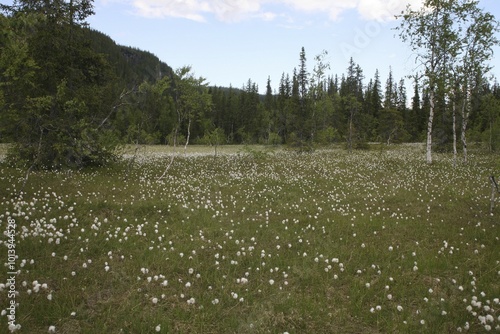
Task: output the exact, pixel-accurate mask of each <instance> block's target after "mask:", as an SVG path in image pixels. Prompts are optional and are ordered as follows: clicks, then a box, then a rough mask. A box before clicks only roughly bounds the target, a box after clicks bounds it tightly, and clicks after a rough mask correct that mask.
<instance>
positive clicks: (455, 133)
mask: <svg viewBox="0 0 500 334" xmlns="http://www.w3.org/2000/svg"><path fill="white" fill-rule="evenodd" d="M457 154H458V152H457V106H456V104H455V102H453V167H457Z"/></svg>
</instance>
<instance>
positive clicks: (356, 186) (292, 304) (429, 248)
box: [0, 145, 500, 333]
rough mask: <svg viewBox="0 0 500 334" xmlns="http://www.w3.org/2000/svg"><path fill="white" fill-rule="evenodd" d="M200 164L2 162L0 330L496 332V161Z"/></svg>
mask: <svg viewBox="0 0 500 334" xmlns="http://www.w3.org/2000/svg"><path fill="white" fill-rule="evenodd" d="M188 150H189V151H188V152H187V154H186V155H184V154H183V148H178V149H177V151H178V152H180V154H179V155H178V156H176V157H175V159H174V160H173V163H172V164H171V167H170V169H169V170H168V171H167V172H166V173H165V177H164V178H162V179H158V177H159V176H160V175H162V174H163V173H164V170H165V168H166V166H167V165H168V164H169V163H170V161H171V156H172V154H171V153H172V152H171V150H170V151H164V150H163V149H162V148H161V147H146V148H141V149H140V150H139V151H138V152H139V155H138V157H137V159H135V160H134V161H133V163H131V160H130V156H131V155H132V154H133V152H134V150H133V148H129V151H128V152H127V154H128V156H129V160H126V161H124V162H122V163H120V164H118V165H115V166H112V167H109V168H105V169H99V170H82V171H59V172H48V171H39V172H33V173H32V174H31V175H30V177H29V180H28V182H27V183H26V186H25V188H24V191H23V192H22V194H21V195H20V194H19V193H20V189H21V187H22V184H23V181H24V176H25V173H26V169H18V168H13V167H8V166H7V165H5V164H3V165H0V219H1V220H0V229H1V230H2V232H5V233H4V234H3V235H2V239H1V240H2V241H1V243H2V247H0V249H2V253H3V254H2V255H1V257H2V259H3V262H4V263H5V267H4V269H3V270H2V272H0V293H1V295H2V298H1V299H0V300H1V305H0V308H1V310H3V311H2V313H1V314H2V316H1V317H0V332H1V333H4V332H7V329H8V318H7V316H8V315H9V314H12V312H11V310H9V309H8V307H9V303H10V302H11V301H12V300H14V301H15V303H16V305H17V307H16V309H15V311H14V312H13V313H14V314H15V323H16V324H18V330H17V332H20V333H47V332H48V331H49V332H54V333H157V332H160V333H284V332H288V333H448V332H468V333H482V332H485V331H487V330H491V331H492V332H498V331H500V311H499V310H500V301H499V298H500V241H499V238H500V231H499V227H500V222H499V217H500V205H499V203H498V200H497V207H496V209H495V211H494V214H492V215H490V211H489V209H490V195H491V187H490V184H489V181H488V176H489V175H491V174H494V175H497V176H498V175H500V158H499V156H498V155H496V156H494V155H482V154H479V153H477V154H474V153H473V154H471V156H470V163H469V164H468V165H466V166H464V165H461V164H459V165H458V166H457V167H456V168H453V167H452V160H451V156H450V155H447V154H435V163H433V164H432V165H430V166H429V165H427V164H426V163H425V159H424V149H423V146H422V145H401V146H392V147H391V148H390V149H387V148H385V149H380V150H379V149H373V150H371V151H359V152H353V153H352V154H349V153H348V152H346V151H345V150H343V149H329V150H318V151H316V152H314V153H308V154H298V153H294V152H290V151H285V150H274V151H273V150H264V149H261V148H244V147H229V148H220V150H219V155H218V156H217V157H214V156H213V152H214V149H213V148H192V147H190V148H188ZM9 222H11V223H12V222H15V227H14V225H13V224H10V225H9ZM12 231H15V234H14V235H12V234H11V237H9V235H8V234H9V233H10V232H12ZM12 239H14V241H15V246H16V247H15V255H16V258H15V260H13V261H10V260H12V258H10V260H9V257H8V254H12V252H11V253H8V247H4V246H8V245H9V242H10V240H12ZM10 266H13V267H10ZM13 270H14V271H15V272H17V274H16V275H14V277H15V279H11V277H12V275H10V274H8V273H9V272H11V271H13ZM12 291H16V292H17V293H16V294H15V295H14V296H10V297H9V298H6V296H7V295H10V294H9V292H12ZM19 325H20V328H19Z"/></svg>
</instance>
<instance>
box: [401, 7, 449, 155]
mask: <svg viewBox="0 0 500 334" xmlns="http://www.w3.org/2000/svg"><path fill="white" fill-rule="evenodd" d="M456 15H457V1H456V0H425V2H424V5H423V7H422V8H421V9H419V10H413V9H412V8H411V6H410V5H408V7H407V8H406V11H405V12H403V13H402V14H401V15H399V16H397V18H399V19H401V24H400V26H399V27H398V28H397V29H398V30H399V31H400V34H399V37H400V38H401V39H402V40H403V41H404V42H405V43H408V44H409V45H410V48H411V50H412V51H413V52H414V53H415V54H416V62H417V63H418V65H419V66H421V67H422V72H423V73H421V75H422V76H423V78H424V84H425V85H426V86H427V87H428V91H429V105H430V108H429V117H428V121H427V143H426V160H427V163H429V164H430V163H432V129H433V120H434V113H435V103H436V87H437V84H438V80H440V79H442V78H441V77H440V76H441V75H442V74H443V73H444V72H445V71H444V70H443V68H444V67H445V63H446V58H447V57H450V56H451V57H455V56H456V54H457V52H458V48H457V46H458V43H457V34H456V32H455V31H454V29H453V22H454V19H455V16H456ZM415 76H416V77H419V76H420V74H417V75H415Z"/></svg>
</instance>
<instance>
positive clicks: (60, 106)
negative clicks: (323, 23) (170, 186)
mask: <svg viewBox="0 0 500 334" xmlns="http://www.w3.org/2000/svg"><path fill="white" fill-rule="evenodd" d="M428 2H429V1H428ZM430 3H432V1H430ZM449 3H450V4H454V3H461V2H460V1H458V2H457V1H449ZM450 6H451V5H450ZM1 9H2V15H1V16H0V26H1V28H2V31H3V33H2V35H1V36H0V39H1V44H2V45H3V48H2V50H3V51H2V52H1V54H0V82H1V86H0V120H1V122H0V124H1V125H0V141H1V142H5V143H14V144H15V145H14V146H13V149H12V150H11V154H10V157H11V158H13V159H14V160H20V161H27V162H28V163H29V164H30V165H32V166H34V167H41V166H44V167H58V166H70V167H75V166H76V167H79V166H85V165H92V164H96V165H101V164H104V163H106V162H107V161H110V160H113V159H115V158H116V154H115V152H116V147H117V146H119V145H122V144H168V145H181V144H182V145H187V144H188V143H193V144H207V145H222V144H254V143H258V144H266V145H282V144H285V145H288V146H290V147H295V148H298V149H299V150H306V151H308V150H313V149H314V148H315V147H318V146H322V145H329V144H333V143H344V144H345V147H346V148H347V149H348V150H353V149H366V148H368V147H369V145H368V143H370V142H382V143H386V144H392V143H402V142H424V141H425V140H426V138H427V140H428V149H430V147H432V149H433V150H437V151H452V150H455V151H456V150H457V149H461V148H466V146H467V141H468V142H472V143H478V144H480V145H482V146H483V147H484V148H486V149H487V150H489V151H496V150H499V149H500V86H499V84H498V83H497V81H496V79H495V78H491V77H489V76H488V70H489V68H488V65H487V61H488V59H490V58H491V57H492V52H488V50H491V46H492V45H495V44H498V40H497V38H496V37H495V33H497V32H498V24H497V22H496V21H495V19H494V17H492V16H488V15H487V13H486V14H485V13H482V12H475V11H474V10H475V9H474V8H473V9H474V10H473V9H471V8H466V7H463V6H462V7H456V6H455V7H453V8H452V7H449V8H445V7H443V8H441V9H439V11H436V13H435V14H436V15H434V16H433V17H434V21H432V22H431V23H429V24H427V32H426V33H427V34H428V35H429V36H431V37H432V36H434V37H432V38H434V39H433V41H435V43H430V44H429V45H430V46H429V47H428V50H424V51H422V47H419V51H420V52H422V53H421V54H420V55H421V57H420V59H421V61H422V64H424V65H425V71H423V73H412V74H409V76H408V77H405V78H394V77H393V75H392V72H390V74H389V76H388V78H385V79H383V78H380V76H379V74H378V71H377V72H376V73H375V76H374V77H373V78H368V77H366V76H365V74H364V72H363V69H362V68H361V67H360V66H359V65H358V64H357V63H356V62H355V59H352V58H351V59H350V60H349V62H348V63H347V64H338V63H336V64H330V63H329V62H328V61H327V52H326V51H323V52H322V53H320V54H319V55H314V58H313V59H314V66H313V68H312V69H311V68H308V66H307V64H308V62H307V58H308V55H307V54H306V50H305V49H304V48H302V49H301V50H297V54H296V55H290V56H291V57H297V67H296V68H293V69H290V72H289V73H283V74H282V76H281V78H280V79H279V84H278V87H279V88H278V90H277V91H276V90H273V88H272V86H273V82H272V81H271V78H268V81H267V87H266V90H265V91H266V93H265V94H264V95H262V94H259V87H258V86H257V85H256V84H255V82H253V81H252V79H251V78H250V79H249V80H248V82H247V83H246V84H244V85H243V86H242V87H239V88H236V87H214V86H210V84H209V81H210V78H203V77H196V76H195V75H194V74H193V73H194V72H193V70H192V68H191V67H190V66H185V67H182V68H179V69H175V70H173V69H172V68H170V67H169V66H168V65H167V64H166V63H164V62H163V61H161V60H159V59H158V58H157V57H156V56H154V55H152V54H151V53H149V52H147V51H141V50H138V49H136V48H133V47H126V46H120V45H117V44H116V43H115V42H114V41H113V40H111V38H109V37H108V36H106V35H104V34H102V33H100V32H98V31H95V30H93V29H92V28H91V27H89V26H88V24H87V23H86V21H85V19H86V18H87V17H88V16H90V15H92V14H93V13H94V12H93V4H92V1H91V0H80V1H72V2H69V3H66V2H61V1H44V2H42V1H24V0H20V1H15V2H14V4H13V5H12V6H6V5H2V7H1ZM464 13H466V14H467V13H468V14H467V15H466V16H465V17H467V19H465V18H463V17H464V15H463V14H464ZM417 14H418V13H411V12H409V13H407V14H406V15H403V16H402V17H400V19H401V20H402V26H401V31H400V34H401V38H402V39H403V40H405V39H407V40H411V41H413V42H410V45H412V44H411V43H414V44H415V40H416V39H415V32H414V31H413V32H412V31H411V30H410V29H409V27H411V22H412V21H411V20H416V19H418V17H419V16H418V15H417ZM453 15H455V16H456V18H457V20H458V18H460V17H461V18H462V21H463V25H464V26H465V27H467V29H456V30H457V31H458V32H457V34H456V35H451V33H450V34H448V35H447V36H439V35H438V32H439V31H442V30H443V29H445V28H446V29H449V31H452V30H453V29H454V26H453V23H450V20H449V18H450V17H451V16H453ZM447 18H448V19H447ZM457 20H455V21H457ZM446 24H448V25H449V26H446V27H445V25H446ZM450 24H451V25H450ZM433 29H434V30H433ZM446 29H445V30H446ZM462 30H464V31H465V33H464V32H462V34H463V35H460V31H462ZM412 34H413V35H412ZM419 35H425V34H422V32H421V31H420V32H419ZM467 36H473V37H472V38H475V39H473V40H472V42H471V41H470V40H468V39H467V38H468V37H467ZM478 36H482V37H478ZM471 45H472V46H471ZM413 46H414V45H413ZM424 49H425V48H424ZM479 49H480V50H483V52H479V51H478V50H479ZM425 52H427V53H425ZM430 54H431V55H441V56H440V57H437V56H436V57H435V58H432V59H431V58H428V57H427V56H428V55H430ZM461 55H462V56H461ZM472 55H474V57H472ZM467 57H468V58H467ZM454 58H457V59H459V60H460V61H459V62H457V63H454V62H453V61H451V60H450V59H454ZM443 59H444V60H443ZM167 61H168V60H167ZM333 65H335V66H334V67H335V68H342V67H343V66H345V68H346V71H345V73H342V74H340V75H338V74H335V75H334V74H331V73H330V67H331V66H332V67H333ZM273 80H275V79H273ZM407 82H409V83H411V85H410V86H411V87H413V89H412V91H410V92H408V91H407V88H406V87H407V85H406V83H407ZM430 115H432V117H429V116H430ZM429 124H430V125H429ZM431 135H432V137H433V141H432V142H430V143H429V139H430V138H429V137H430V136H431ZM457 138H460V140H457ZM429 145H430V146H429ZM464 154H465V151H464Z"/></svg>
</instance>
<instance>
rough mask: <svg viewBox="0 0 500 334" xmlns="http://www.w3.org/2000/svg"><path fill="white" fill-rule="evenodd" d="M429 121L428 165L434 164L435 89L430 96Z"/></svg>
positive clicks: (432, 89)
mask: <svg viewBox="0 0 500 334" xmlns="http://www.w3.org/2000/svg"><path fill="white" fill-rule="evenodd" d="M429 104H430V108H429V120H428V122H427V163H428V164H431V163H432V123H433V121H434V88H432V87H431V91H430V94H429Z"/></svg>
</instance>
